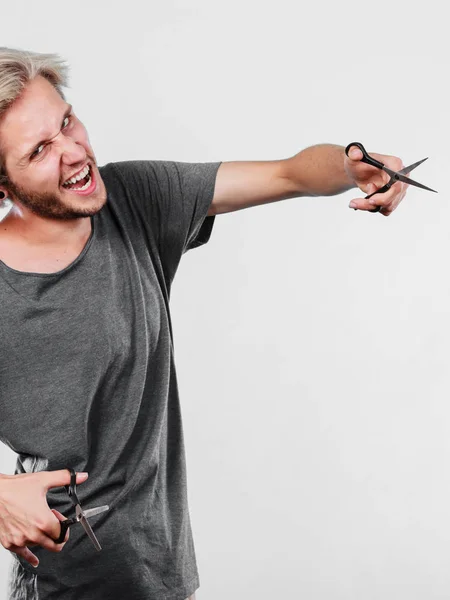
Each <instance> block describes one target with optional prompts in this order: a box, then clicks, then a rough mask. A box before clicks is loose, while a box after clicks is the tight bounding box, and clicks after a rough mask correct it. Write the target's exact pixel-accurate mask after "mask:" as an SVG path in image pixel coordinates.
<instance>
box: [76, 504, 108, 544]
mask: <svg viewBox="0 0 450 600" xmlns="http://www.w3.org/2000/svg"><path fill="white" fill-rule="evenodd" d="M75 512H76V513H77V517H78V519H79V522H80V523H81V524H82V525H83V529H84V530H85V532H86V533H87V534H88V536H89V538H90V540H91V542H92V543H93V544H94V546H95V549H96V550H99V551H100V550H101V549H102V547H101V546H100V544H99V542H98V539H97V538H96V537H95V533H94V532H93V531H92V527H91V526H90V525H89V523H88V520H87V519H86V517H85V516H84V512H83V510H82V509H81V506H80V505H79V504H77V506H76V509H75Z"/></svg>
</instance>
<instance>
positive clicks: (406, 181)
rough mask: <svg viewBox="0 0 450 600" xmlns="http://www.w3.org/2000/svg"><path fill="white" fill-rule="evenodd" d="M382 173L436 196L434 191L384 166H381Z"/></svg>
mask: <svg viewBox="0 0 450 600" xmlns="http://www.w3.org/2000/svg"><path fill="white" fill-rule="evenodd" d="M383 171H386V173H387V174H388V175H390V176H391V177H393V178H394V179H396V180H397V181H403V182H404V183H408V184H409V185H415V186H416V187H419V188H422V189H423V190H428V191H429V192H436V194H437V191H436V190H432V189H431V188H429V187H427V186H426V185H422V184H421V183H418V182H417V181H414V180H413V179H410V178H409V177H406V176H405V175H401V174H400V173H397V171H392V170H391V169H389V168H388V167H386V165H383Z"/></svg>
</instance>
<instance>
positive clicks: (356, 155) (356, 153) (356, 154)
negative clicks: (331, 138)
mask: <svg viewBox="0 0 450 600" xmlns="http://www.w3.org/2000/svg"><path fill="white" fill-rule="evenodd" d="M348 157H349V158H351V159H352V160H361V159H362V157H363V153H362V152H361V150H360V149H359V148H358V147H357V146H352V147H351V148H350V150H349V153H348Z"/></svg>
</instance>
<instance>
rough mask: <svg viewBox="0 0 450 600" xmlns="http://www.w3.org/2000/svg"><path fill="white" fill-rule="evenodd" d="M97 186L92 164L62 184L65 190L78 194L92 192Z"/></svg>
mask: <svg viewBox="0 0 450 600" xmlns="http://www.w3.org/2000/svg"><path fill="white" fill-rule="evenodd" d="M94 186H95V180H94V176H93V173H92V167H91V165H86V166H85V167H84V169H82V170H81V171H80V172H79V173H77V175H75V176H74V177H71V178H70V179H68V180H67V181H65V182H64V183H63V184H62V187H63V188H64V189H65V190H68V191H70V192H77V193H78V194H80V193H81V194H83V193H84V194H90V193H91V192H92V191H93V189H94Z"/></svg>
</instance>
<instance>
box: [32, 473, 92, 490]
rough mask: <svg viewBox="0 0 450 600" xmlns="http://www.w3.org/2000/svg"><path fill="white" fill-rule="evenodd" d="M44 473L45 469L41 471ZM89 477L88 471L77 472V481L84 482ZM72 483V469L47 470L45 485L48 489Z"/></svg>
mask: <svg viewBox="0 0 450 600" xmlns="http://www.w3.org/2000/svg"><path fill="white" fill-rule="evenodd" d="M41 473H44V471H41ZM88 477H89V475H88V473H86V472H83V473H77V476H76V480H75V481H76V483H77V485H78V484H79V483H84V482H85V481H86V479H87V478H88ZM69 484H70V471H69V470H68V469H60V470H59V471H45V480H44V486H45V487H46V489H49V488H54V487H62V486H63V485H69Z"/></svg>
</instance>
